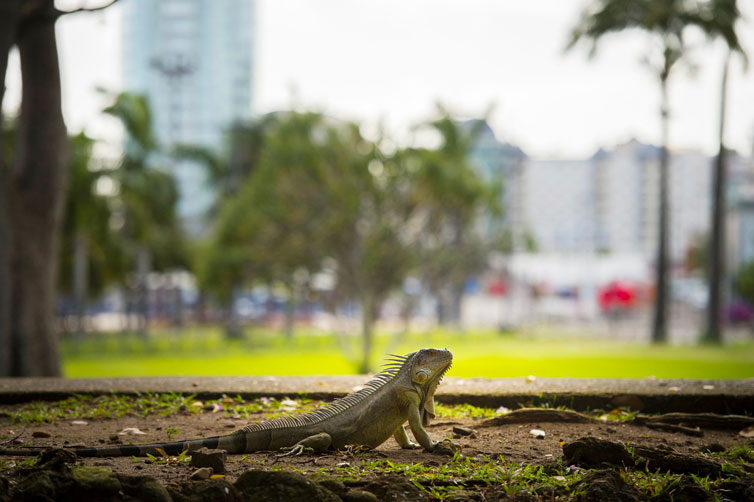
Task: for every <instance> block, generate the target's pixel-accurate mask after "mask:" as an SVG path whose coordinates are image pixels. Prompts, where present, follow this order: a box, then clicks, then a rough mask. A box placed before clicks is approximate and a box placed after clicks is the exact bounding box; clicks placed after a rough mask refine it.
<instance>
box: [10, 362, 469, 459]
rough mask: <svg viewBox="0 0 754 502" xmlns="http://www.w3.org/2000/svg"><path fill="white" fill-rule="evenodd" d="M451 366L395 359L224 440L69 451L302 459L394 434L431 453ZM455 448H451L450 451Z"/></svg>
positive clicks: (23, 451) (20, 451)
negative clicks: (339, 392) (327, 397)
mask: <svg viewBox="0 0 754 502" xmlns="http://www.w3.org/2000/svg"><path fill="white" fill-rule="evenodd" d="M452 363H453V354H452V353H451V352H450V351H449V350H447V349H445V350H440V349H421V350H419V351H417V352H412V353H411V354H408V355H405V356H391V358H390V359H389V360H388V363H387V364H385V366H384V369H383V371H381V372H380V373H378V374H377V375H375V376H374V378H373V379H372V380H370V381H369V382H368V383H367V384H366V385H365V386H364V388H362V389H361V390H358V391H356V392H353V393H351V394H349V395H347V396H345V397H343V398H340V399H336V400H335V401H333V402H332V403H330V404H328V405H325V406H323V407H322V408H319V409H317V410H315V411H312V412H310V413H306V414H302V415H296V416H291V417H279V418H275V419H272V420H267V421H264V422H257V423H254V424H251V425H249V426H247V427H244V428H243V429H240V430H238V431H236V432H233V433H231V434H228V435H225V436H216V437H211V438H205V439H192V440H187V441H174V442H166V443H150V444H141V445H122V446H107V447H103V448H71V449H70V451H72V452H74V453H75V454H76V455H77V456H81V457H115V456H127V455H133V456H146V455H147V454H150V455H161V454H163V452H164V453H165V454H167V455H178V454H180V453H181V452H183V451H185V450H189V451H194V450H198V449H200V448H205V447H206V448H217V449H222V450H226V451H227V452H228V453H251V452H256V451H275V450H280V449H288V450H289V453H290V454H299V453H301V452H302V451H303V450H304V449H308V448H312V449H314V450H317V451H326V450H330V449H332V450H340V449H343V448H345V447H346V445H360V446H365V447H368V448H375V447H377V446H379V445H380V444H382V443H384V442H385V441H386V440H387V439H388V438H389V437H390V436H391V435H392V436H393V437H394V438H395V440H396V441H397V442H398V444H399V445H400V446H401V447H402V448H421V447H424V449H425V450H428V451H432V450H435V449H436V448H437V446H438V444H440V443H436V442H435V441H433V440H432V438H430V437H429V434H428V433H427V431H426V430H425V429H424V427H425V426H426V425H428V424H429V421H430V419H431V418H433V417H434V416H435V409H434V394H435V390H436V389H437V386H438V385H439V383H440V380H442V377H443V375H444V374H445V372H446V371H448V369H450V367H451V365H452ZM406 421H408V423H409V426H410V427H411V431H412V432H413V434H414V437H415V438H416V440H417V441H418V442H419V444H418V445H417V444H415V443H414V442H412V441H410V440H409V438H408V436H407V434H406V429H405V428H404V426H403V424H404V423H405V422H406ZM444 446H445V447H447V446H448V445H444ZM453 446H455V445H452V443H451V445H450V448H451V450H452V449H453ZM45 449H47V448H38V447H35V448H17V449H0V455H37V454H39V453H41V452H42V451H44V450H45Z"/></svg>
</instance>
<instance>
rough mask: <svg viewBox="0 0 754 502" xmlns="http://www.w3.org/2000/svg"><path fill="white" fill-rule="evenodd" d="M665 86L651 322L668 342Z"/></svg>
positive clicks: (658, 338)
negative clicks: (654, 289)
mask: <svg viewBox="0 0 754 502" xmlns="http://www.w3.org/2000/svg"><path fill="white" fill-rule="evenodd" d="M661 87H662V105H661V107H662V108H661V115H662V148H661V150H660V187H659V188H660V190H659V191H660V193H659V198H660V200H659V214H658V218H659V221H658V224H659V229H658V243H657V263H656V267H657V268H656V271H657V279H656V285H657V290H656V298H655V312H654V322H653V323H652V341H653V342H654V343H664V342H666V341H667V338H668V333H667V329H668V328H667V303H668V295H667V289H668V288H667V279H668V277H667V276H668V272H667V268H668V242H669V235H668V234H669V228H668V106H669V105H668V82H667V75H665V76H663V78H661Z"/></svg>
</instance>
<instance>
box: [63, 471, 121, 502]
mask: <svg viewBox="0 0 754 502" xmlns="http://www.w3.org/2000/svg"><path fill="white" fill-rule="evenodd" d="M73 479H75V480H76V485H77V486H78V488H79V490H81V491H84V492H85V493H88V494H90V495H95V494H96V495H99V496H102V497H103V498H105V497H104V495H105V494H110V495H115V494H117V493H118V492H119V491H120V489H121V486H120V481H118V478H116V477H115V474H114V473H113V471H112V469H110V468H109V467H95V466H88V465H87V466H83V467H77V468H76V469H74V470H73Z"/></svg>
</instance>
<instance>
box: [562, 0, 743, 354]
mask: <svg viewBox="0 0 754 502" xmlns="http://www.w3.org/2000/svg"><path fill="white" fill-rule="evenodd" d="M730 2H731V0H711V2H706V3H699V2H687V1H685V0H594V1H593V2H592V3H591V5H590V6H589V7H588V8H587V9H586V10H585V11H584V12H583V14H582V16H581V19H580V21H579V22H578V24H577V25H576V27H575V28H574V29H573V32H572V36H571V41H570V43H569V45H568V48H571V47H573V46H574V45H575V44H576V43H577V42H579V41H580V40H582V39H588V40H591V42H592V50H591V53H592V54H594V52H595V50H596V46H597V42H598V41H599V40H600V39H602V37H604V36H605V35H607V34H610V33H614V32H619V31H623V30H626V29H632V28H633V29H639V30H642V31H645V32H647V33H648V34H650V35H652V36H653V37H654V38H655V39H657V40H658V41H659V42H660V44H659V47H660V48H661V53H660V54H659V58H657V59H656V61H655V62H654V63H651V62H648V65H649V66H650V69H651V70H652V71H653V73H654V74H655V75H656V76H657V79H658V83H659V84H660V95H661V106H660V121H661V136H662V137H661V142H662V148H661V150H660V186H659V216H658V220H659V229H658V241H659V242H658V246H657V259H656V261H657V264H656V266H657V269H656V270H657V278H656V287H657V298H656V301H655V313H654V321H653V323H652V341H654V342H656V343H661V342H664V341H666V340H667V289H668V288H667V266H668V242H669V235H668V233H669V228H668V121H669V105H668V79H669V77H670V75H671V71H672V70H673V68H674V67H675V66H676V63H678V61H679V60H680V59H681V58H682V57H683V55H684V53H685V52H686V44H685V41H684V33H685V31H686V29H687V28H688V27H691V26H696V27H699V28H701V29H702V30H703V31H704V32H705V33H706V34H707V35H708V36H710V37H714V36H722V37H723V38H724V39H725V40H726V41H728V42H729V43H730V42H731V41H732V40H734V39H733V38H731V34H730V31H729V25H728V23H721V22H719V21H715V20H714V19H710V13H711V12H712V11H713V10H714V8H713V6H716V5H723V4H729V3H730ZM647 59H648V61H650V58H647Z"/></svg>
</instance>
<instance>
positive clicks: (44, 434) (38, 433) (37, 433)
mask: <svg viewBox="0 0 754 502" xmlns="http://www.w3.org/2000/svg"><path fill="white" fill-rule="evenodd" d="M31 437H33V438H51V437H52V434H50V433H49V432H47V431H34V432H32V433H31Z"/></svg>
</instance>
